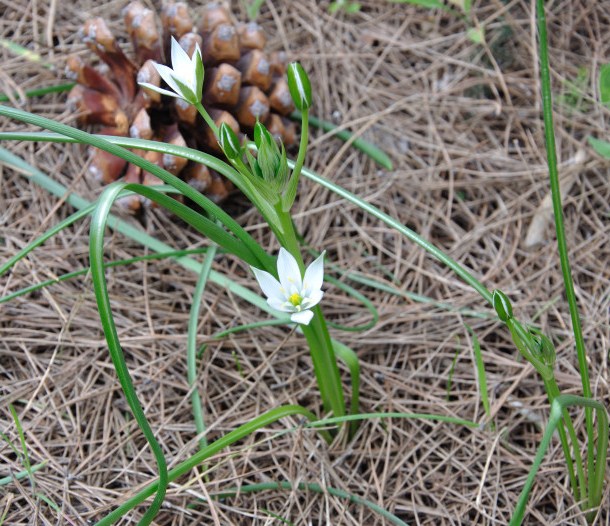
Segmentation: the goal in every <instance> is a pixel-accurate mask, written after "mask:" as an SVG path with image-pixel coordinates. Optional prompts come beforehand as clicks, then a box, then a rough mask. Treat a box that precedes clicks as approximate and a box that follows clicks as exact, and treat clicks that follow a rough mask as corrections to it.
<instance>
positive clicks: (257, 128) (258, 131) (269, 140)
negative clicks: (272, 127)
mask: <svg viewBox="0 0 610 526" xmlns="http://www.w3.org/2000/svg"><path fill="white" fill-rule="evenodd" d="M263 141H264V142H265V143H266V145H267V146H273V145H274V144H275V140H274V139H273V136H272V135H271V134H270V133H269V130H268V129H267V128H265V126H264V125H263V124H261V123H260V122H259V121H256V124H255V125H254V143H255V144H256V147H257V148H258V149H259V150H260V149H261V148H263V147H264V146H263Z"/></svg>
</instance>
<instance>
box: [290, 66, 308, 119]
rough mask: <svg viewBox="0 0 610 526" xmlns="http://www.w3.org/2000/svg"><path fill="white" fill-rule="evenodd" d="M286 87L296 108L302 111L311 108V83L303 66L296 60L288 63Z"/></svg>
mask: <svg viewBox="0 0 610 526" xmlns="http://www.w3.org/2000/svg"><path fill="white" fill-rule="evenodd" d="M286 73H287V75H288V89H289V90H290V95H291V97H292V100H293V101H294V105H295V106H296V108H297V110H299V111H304V110H308V109H309V108H311V104H312V102H311V84H310V82H309V77H308V76H307V73H305V70H304V69H303V66H301V64H299V63H298V62H292V63H291V64H289V65H288V70H287V72H286Z"/></svg>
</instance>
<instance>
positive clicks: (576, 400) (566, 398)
mask: <svg viewBox="0 0 610 526" xmlns="http://www.w3.org/2000/svg"><path fill="white" fill-rule="evenodd" d="M572 405H578V406H583V407H585V409H587V408H589V409H591V410H593V409H595V410H596V412H597V426H598V435H597V436H598V448H597V468H598V469H597V470H596V471H595V473H594V475H595V481H594V487H595V489H596V490H598V489H599V485H598V484H599V483H602V482H603V470H604V469H605V464H606V458H607V455H606V453H607V447H608V415H607V413H606V408H605V407H604V406H603V405H602V404H600V403H599V402H597V401H596V400H591V399H590V398H584V397H582V396H576V395H559V396H557V397H556V398H555V399H554V400H553V403H552V404H551V414H550V416H549V421H548V423H547V426H546V429H545V430H544V435H543V436H542V440H541V441H540V445H539V446H538V451H537V452H536V457H535V458H534V462H533V465H532V469H531V470H530V472H529V474H528V476H527V480H526V482H525V485H524V486H523V489H522V490H521V495H520V496H519V500H518V501H517V505H516V506H515V511H514V512H513V516H512V518H511V520H510V524H509V526H519V525H520V524H521V523H522V522H523V517H524V516H525V508H526V506H527V500H528V498H529V494H530V491H531V489H532V486H533V485H534V479H535V478H536V474H537V473H538V469H539V468H540V465H541V464H542V461H543V460H544V455H545V454H546V451H547V449H548V447H549V444H550V443H551V439H552V437H553V433H554V432H555V429H556V428H557V426H558V425H559V423H560V422H561V420H562V418H563V415H564V411H565V410H566V409H567V408H568V407H569V406H572ZM591 475H593V473H592V474H591ZM599 495H600V497H601V493H600V494H599ZM598 504H599V503H598ZM587 518H588V519H590V518H591V517H590V516H588V517H587Z"/></svg>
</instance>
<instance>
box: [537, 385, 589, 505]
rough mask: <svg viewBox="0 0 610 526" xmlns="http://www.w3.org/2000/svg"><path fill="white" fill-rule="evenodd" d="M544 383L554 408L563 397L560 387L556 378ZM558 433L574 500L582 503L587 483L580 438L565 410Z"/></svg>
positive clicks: (558, 425) (585, 495)
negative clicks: (555, 402)
mask: <svg viewBox="0 0 610 526" xmlns="http://www.w3.org/2000/svg"><path fill="white" fill-rule="evenodd" d="M543 381H544V387H545V389H546V392H547V396H548V399H549V403H550V404H551V406H552V405H553V402H554V401H555V399H556V398H557V397H558V396H561V393H560V391H559V387H558V385H557V382H556V381H555V378H551V379H549V380H543ZM564 424H565V426H566V427H567V428H568V434H569V435H570V442H571V443H572V451H573V453H570V445H569V444H568V437H567V435H566V431H565V429H564ZM557 432H558V433H559V439H560V441H561V448H562V449H563V456H564V458H565V460H566V465H567V468H568V477H569V479H570V486H571V488H572V493H573V494H574V499H575V500H576V501H577V502H580V501H581V500H583V499H585V498H586V497H587V482H586V478H585V473H584V470H583V464H582V457H581V455H580V448H579V443H578V438H577V437H576V431H575V430H574V426H573V425H572V418H571V417H570V413H568V411H567V409H564V410H563V420H562V421H560V422H559V423H558V424H557ZM572 454H573V455H574V462H575V463H576V470H577V472H578V480H577V479H576V475H575V473H574V462H573V461H572Z"/></svg>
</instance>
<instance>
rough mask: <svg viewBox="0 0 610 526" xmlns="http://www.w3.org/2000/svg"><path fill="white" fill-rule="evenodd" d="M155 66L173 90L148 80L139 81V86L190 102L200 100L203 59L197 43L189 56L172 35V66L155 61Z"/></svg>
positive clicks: (194, 102) (193, 102)
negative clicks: (190, 56) (160, 86)
mask: <svg viewBox="0 0 610 526" xmlns="http://www.w3.org/2000/svg"><path fill="white" fill-rule="evenodd" d="M155 68H156V70H157V71H158V72H159V75H161V78H162V79H163V80H164V81H165V82H166V83H167V85H168V86H169V87H170V88H171V89H172V90H173V91H169V90H166V89H162V88H159V87H158V86H154V85H153V84H149V83H148V82H140V83H139V84H140V86H144V87H145V88H148V89H151V90H153V91H156V92H158V93H161V94H162V95H169V96H170V97H177V98H179V99H184V100H185V101H187V102H188V103H190V104H196V103H198V102H201V93H202V89H203V60H202V58H201V50H200V49H199V44H197V45H196V46H195V51H194V52H193V57H192V58H189V56H188V54H187V53H186V51H184V49H182V46H181V45H180V44H178V42H177V40H176V39H175V38H174V37H172V67H171V68H168V67H167V66H164V65H163V64H158V63H156V62H155Z"/></svg>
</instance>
